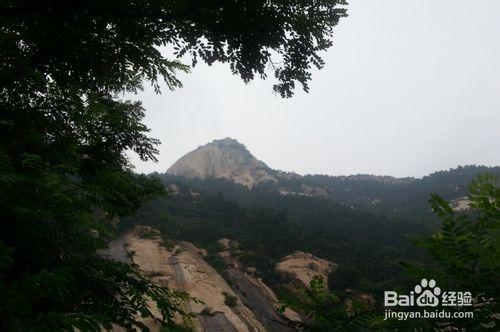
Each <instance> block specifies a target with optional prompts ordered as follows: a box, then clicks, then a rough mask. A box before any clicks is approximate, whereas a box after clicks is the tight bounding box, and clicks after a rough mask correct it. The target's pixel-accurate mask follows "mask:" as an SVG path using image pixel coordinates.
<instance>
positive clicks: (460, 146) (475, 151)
mask: <svg viewBox="0 0 500 332" xmlns="http://www.w3.org/2000/svg"><path fill="white" fill-rule="evenodd" d="M349 2H350V3H349V6H348V12H349V17H347V18H345V19H343V20H342V21H341V22H340V23H339V25H338V26H337V28H336V34H335V36H334V46H333V48H331V49H330V50H329V51H328V52H327V53H326V54H324V59H325V60H326V66H325V68H324V69H323V70H321V71H316V72H314V75H313V81H312V83H311V92H310V93H309V94H306V93H303V92H302V91H297V94H296V96H295V97H293V98H292V99H288V100H283V99H281V98H280V97H278V96H276V95H274V94H273V93H272V90H271V86H272V82H271V81H260V80H257V81H254V82H252V83H251V84H248V85H245V84H244V83H243V82H242V81H241V80H240V79H239V78H238V77H235V76H232V75H231V73H230V71H229V69H228V68H227V67H226V66H223V65H217V66H212V67H207V66H203V65H200V66H197V67H196V68H194V70H193V71H192V73H191V74H188V75H182V76H181V78H182V81H183V83H184V87H183V88H182V89H180V90H177V91H174V92H169V91H168V90H167V89H166V88H164V89H163V94H162V95H155V94H154V93H153V91H152V89H149V88H148V89H146V91H145V92H143V93H140V94H138V95H136V96H132V98H133V99H139V100H142V101H143V105H144V107H145V108H146V110H147V113H146V114H147V117H146V120H145V123H146V124H147V125H148V126H149V127H150V128H151V129H152V133H151V134H152V136H153V137H156V138H159V139H160V140H161V141H162V145H161V147H160V156H159V162H158V163H156V164H155V163H152V162H149V163H142V162H140V161H139V160H138V158H136V157H133V156H132V157H131V160H132V162H133V163H134V165H136V168H137V171H139V172H151V171H158V172H164V171H166V170H167V168H168V167H169V166H170V165H171V164H172V163H174V162H175V161H176V160H177V159H178V158H179V157H181V156H182V155H184V154H185V153H187V152H188V151H191V150H193V149H195V148H196V147H198V146H199V145H203V144H205V143H207V142H209V141H212V140H213V139H217V138H224V137H227V136H229V137H233V138H236V139H237V140H239V141H240V142H241V143H243V144H245V145H246V146H247V148H248V149H249V150H250V151H251V152H252V153H253V154H254V155H255V156H256V157H257V158H258V159H260V160H262V161H264V162H266V163H267V164H268V165H269V166H270V167H272V168H275V169H281V170H285V171H294V172H297V173H300V174H307V173H310V174H329V175H341V174H356V173H370V174H383V175H393V176H419V177H420V176H423V175H426V174H429V173H431V172H433V171H437V170H443V169H448V168H451V167H456V166H457V165H464V164H485V165H500V1H498V0H490V1H487V0H479V1H474V2H471V1H459V0H411V1H410V0H405V1H401V0H351V1H349Z"/></svg>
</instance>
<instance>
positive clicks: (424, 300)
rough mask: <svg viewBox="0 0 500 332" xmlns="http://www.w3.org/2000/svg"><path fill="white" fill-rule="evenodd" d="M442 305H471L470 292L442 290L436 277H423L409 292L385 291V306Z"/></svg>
mask: <svg viewBox="0 0 500 332" xmlns="http://www.w3.org/2000/svg"><path fill="white" fill-rule="evenodd" d="M440 304H441V305H442V306H456V307H461V306H471V305H472V294H471V293H470V292H456V291H453V292H452V291H449V292H442V290H441V288H439V287H438V286H437V284H436V280H434V279H430V280H427V279H422V280H421V281H420V283H419V284H417V285H416V286H415V287H414V289H413V290H412V291H410V293H409V294H398V293H397V292H395V291H385V292H384V306H386V307H395V306H400V307H413V306H417V307H437V306H438V305H440Z"/></svg>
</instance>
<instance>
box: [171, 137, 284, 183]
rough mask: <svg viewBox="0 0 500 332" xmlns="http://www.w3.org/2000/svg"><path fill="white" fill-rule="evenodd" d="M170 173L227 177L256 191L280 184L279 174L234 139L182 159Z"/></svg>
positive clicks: (205, 148) (205, 147) (200, 176)
mask: <svg viewBox="0 0 500 332" xmlns="http://www.w3.org/2000/svg"><path fill="white" fill-rule="evenodd" d="M167 174H169V175H175V176H184V177H188V178H201V179H207V178H215V179H220V178H225V179H229V180H232V181H233V182H235V183H239V184H242V185H244V186H246V187H248V188H252V187H253V186H254V185H255V184H257V183H260V182H266V181H276V178H275V174H276V172H275V171H273V170H271V169H270V168H269V167H268V166H267V165H266V164H265V163H263V162H262V161H260V160H257V159H256V158H255V157H254V156H253V155H252V154H251V153H250V152H249V151H248V150H247V148H246V147H245V146H244V145H243V144H241V143H239V142H238V141H237V140H235V139H232V138H229V137H228V138H224V139H220V140H214V141H213V142H211V143H208V144H206V145H203V146H200V147H199V148H197V149H196V150H194V151H191V152H189V153H187V154H186V155H184V156H183V157H182V158H181V159H179V160H178V161H177V162H176V163H175V164H173V165H172V166H171V167H170V168H169V169H168V170H167Z"/></svg>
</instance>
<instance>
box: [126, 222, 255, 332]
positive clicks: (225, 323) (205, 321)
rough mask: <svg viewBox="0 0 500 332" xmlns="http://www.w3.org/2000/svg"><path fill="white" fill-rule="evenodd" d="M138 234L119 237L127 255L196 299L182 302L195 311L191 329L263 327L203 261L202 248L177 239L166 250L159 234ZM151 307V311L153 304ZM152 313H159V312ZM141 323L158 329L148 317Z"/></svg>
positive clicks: (152, 276) (145, 270)
mask: <svg viewBox="0 0 500 332" xmlns="http://www.w3.org/2000/svg"><path fill="white" fill-rule="evenodd" d="M141 234H144V231H143V230H142V231H141V228H139V229H136V230H134V231H133V232H131V233H129V234H127V235H125V239H124V240H122V243H124V248H125V249H126V251H127V252H128V253H129V254H128V256H130V258H131V260H132V261H133V263H135V264H137V266H138V267H139V269H140V270H141V271H142V272H143V273H144V275H145V276H147V277H149V278H150V279H151V280H153V281H154V282H156V283H158V284H160V285H165V286H168V287H170V288H172V289H177V290H181V291H185V292H186V293H188V294H189V295H190V296H191V297H193V298H196V299H197V300H199V301H190V302H189V303H187V304H186V305H187V308H186V309H188V311H190V312H192V313H194V314H195V318H194V319H193V322H192V325H193V329H194V330H195V331H265V328H264V326H263V325H262V324H261V323H260V322H259V321H258V320H257V319H256V317H255V315H254V314H253V312H252V310H250V308H248V307H247V306H246V305H245V304H244V303H243V301H242V300H241V299H240V298H239V297H238V295H237V294H236V293H235V292H234V291H233V290H232V289H231V287H230V286H229V285H228V284H227V282H226V281H225V280H224V279H223V278H222V277H221V276H220V275H219V274H218V273H217V271H215V270H214V269H213V268H212V267H211V266H210V265H209V264H207V263H206V262H205V261H204V259H203V256H202V255H203V250H201V249H199V248H197V247H195V246H194V245H193V244H191V243H188V242H180V243H179V244H177V245H176V246H175V248H173V249H172V250H167V249H166V248H165V247H164V246H163V245H162V241H161V239H160V237H155V236H148V237H143V235H141ZM141 236H142V237H141ZM228 296H230V297H235V298H236V301H235V303H234V305H232V306H229V305H228V304H227V297H228ZM200 301H201V302H200ZM152 308H153V312H155V308H154V306H152ZM155 314H156V315H158V317H159V312H155ZM145 324H146V325H147V326H148V327H149V328H150V329H151V330H152V331H159V326H156V325H155V323H154V322H153V321H152V320H151V321H145Z"/></svg>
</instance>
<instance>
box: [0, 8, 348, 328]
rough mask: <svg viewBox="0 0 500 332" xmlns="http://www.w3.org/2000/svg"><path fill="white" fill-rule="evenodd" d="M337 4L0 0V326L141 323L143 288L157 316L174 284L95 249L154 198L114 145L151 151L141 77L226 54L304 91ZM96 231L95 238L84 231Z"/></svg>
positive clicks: (166, 307) (283, 88)
mask: <svg viewBox="0 0 500 332" xmlns="http://www.w3.org/2000/svg"><path fill="white" fill-rule="evenodd" d="M339 4H344V1H335V0H323V1H314V2H312V1H311V2H309V1H273V2H270V1H235V0H233V1H201V2H200V1H189V0H185V1H166V0H152V1H143V0H139V1H121V0H120V1H118V0H108V1H97V0H94V1H92V0H89V1H84V0H78V1H63V0H39V1H34V0H21V1H9V0H3V1H1V2H0V127H1V128H0V193H1V195H0V207H1V209H0V229H1V230H2V232H1V233H0V329H1V330H12V331H17V330H19V331H30V330H35V329H36V330H47V331H53V330H73V328H74V327H77V328H79V329H81V330H96V331H97V330H99V328H100V327H101V326H102V327H105V328H109V327H110V324H111V323H116V324H118V325H121V326H124V327H126V328H129V329H132V328H134V327H135V328H141V329H142V328H145V327H144V326H143V325H142V324H141V322H140V321H139V320H138V319H137V317H138V314H140V315H141V316H143V317H147V316H151V311H150V309H149V307H148V305H147V302H146V298H147V297H149V298H152V299H153V300H155V301H156V302H157V304H158V307H159V308H160V310H161V312H162V314H163V322H164V323H167V324H173V322H174V316H176V315H181V316H185V315H186V313H185V312H184V311H183V310H182V306H181V305H180V302H181V301H182V300H184V299H185V298H186V295H185V294H182V293H175V292H172V291H170V290H168V289H166V288H162V287H158V286H156V285H154V284H152V283H150V282H149V281H148V280H147V279H145V278H144V277H142V276H141V274H140V273H139V272H138V271H137V270H136V269H135V268H134V267H133V266H130V265H127V264H124V263H119V262H112V261H108V260H105V259H103V258H102V257H101V256H100V255H99V254H98V252H97V250H98V249H101V248H104V247H105V243H106V240H107V239H108V238H109V237H110V236H111V234H110V229H111V225H112V221H113V220H114V219H115V218H116V217H122V216H126V215H131V214H133V213H134V212H135V210H136V209H137V208H138V207H139V206H140V204H141V203H142V202H144V201H145V200H147V199H149V198H151V197H156V196H158V195H163V194H164V189H163V187H162V186H161V185H160V184H159V182H158V181H156V180H155V179H151V178H148V177H145V176H141V175H136V174H134V173H133V171H132V167H131V165H130V164H129V163H128V161H127V159H126V157H125V152H126V151H128V150H132V151H134V152H136V153H137V154H138V155H139V156H140V157H141V159H143V160H156V159H155V155H156V154H157V149H156V146H157V144H159V142H158V141H157V140H155V139H153V138H150V137H149V136H148V131H149V130H148V128H147V127H146V126H144V125H143V124H142V123H141V121H142V118H143V117H144V110H143V108H142V107H141V104H140V103H138V102H130V101H120V100H119V99H118V98H117V96H118V94H119V93H121V92H124V91H129V92H136V91H138V90H140V89H141V88H142V83H143V81H149V82H151V83H152V84H153V85H154V87H155V89H156V90H157V91H158V92H159V82H160V80H164V81H165V82H166V83H167V85H168V87H169V88H171V89H173V88H176V87H180V86H181V82H180V81H179V80H178V79H177V77H176V73H177V72H178V71H187V70H188V66H186V65H184V64H182V63H181V62H179V61H178V60H175V59H167V58H165V57H163V56H162V54H161V52H160V51H159V49H158V48H159V47H160V46H163V45H171V46H172V47H173V48H174V49H175V55H176V56H189V57H190V58H191V60H192V64H193V65H194V64H195V63H196V62H197V61H198V60H199V59H201V60H202V61H204V62H206V63H208V64H212V63H214V62H216V61H218V62H223V63H228V64H229V67H230V69H231V71H232V72H233V73H234V74H237V75H239V76H240V77H241V78H242V79H243V81H245V82H248V81H249V80H251V79H253V78H254V77H255V76H256V75H257V76H261V77H263V78H265V77H266V75H267V74H266V73H267V69H268V68H271V69H273V71H274V76H275V78H276V80H277V83H276V84H275V86H274V90H275V91H276V92H277V93H279V94H280V95H281V96H283V97H290V96H291V95H292V94H293V90H294V88H295V84H296V83H298V84H301V85H302V87H303V88H304V89H305V90H306V91H307V90H308V85H307V84H308V81H309V80H310V78H311V74H310V67H311V65H314V66H316V67H318V68H321V67H322V66H323V61H322V60H321V58H320V57H319V55H318V53H319V52H320V51H322V50H325V49H327V48H328V47H330V46H331V41H330V39H329V37H330V35H331V33H332V28H333V26H335V25H336V24H337V22H338V20H339V18H340V17H342V16H345V9H343V8H338V5H339ZM95 230H97V231H98V232H99V235H100V236H99V237H97V238H96V237H95V236H94V234H95Z"/></svg>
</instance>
